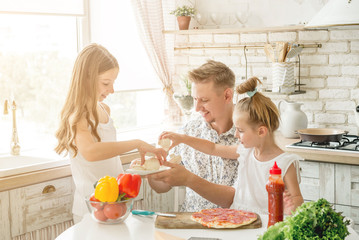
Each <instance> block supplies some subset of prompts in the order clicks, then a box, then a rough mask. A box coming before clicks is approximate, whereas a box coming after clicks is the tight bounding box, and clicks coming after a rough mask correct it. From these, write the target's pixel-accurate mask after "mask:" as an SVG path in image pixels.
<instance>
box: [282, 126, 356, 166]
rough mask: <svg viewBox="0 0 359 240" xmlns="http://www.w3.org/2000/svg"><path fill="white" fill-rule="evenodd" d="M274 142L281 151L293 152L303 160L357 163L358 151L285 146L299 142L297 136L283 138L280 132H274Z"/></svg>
mask: <svg viewBox="0 0 359 240" xmlns="http://www.w3.org/2000/svg"><path fill="white" fill-rule="evenodd" d="M275 140H276V143H277V144H278V146H279V147H280V148H282V149H283V151H286V152H289V153H295V154H298V155H299V156H301V157H302V158H304V159H305V160H311V161H319V162H328V163H341V164H351V165H359V151H358V152H334V151H326V150H316V149H313V150H312V149H297V148H295V149H294V148H287V147H286V146H287V145H289V144H292V143H295V142H299V141H300V139H299V138H295V139H292V138H285V137H283V136H282V135H281V134H280V133H276V134H275Z"/></svg>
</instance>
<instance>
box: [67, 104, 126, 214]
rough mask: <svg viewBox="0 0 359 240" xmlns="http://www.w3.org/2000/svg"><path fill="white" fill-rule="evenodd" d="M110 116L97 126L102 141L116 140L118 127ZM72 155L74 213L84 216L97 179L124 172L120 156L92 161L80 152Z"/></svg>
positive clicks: (115, 175)
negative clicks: (86, 200) (106, 120)
mask: <svg viewBox="0 0 359 240" xmlns="http://www.w3.org/2000/svg"><path fill="white" fill-rule="evenodd" d="M99 105H100V107H101V108H102V109H103V110H104V111H105V112H106V110H105V109H104V108H103V106H102V105H101V103H99ZM106 114H107V112H106ZM107 115H108V114H107ZM108 118H109V120H108V122H107V123H99V125H98V127H97V132H98V134H99V136H100V138H101V142H115V141H116V129H115V127H114V125H113V120H112V119H111V118H110V116H109V115H108ZM70 155H71V156H70V159H71V172H72V178H73V180H74V183H75V193H74V203H73V207H72V213H73V214H75V215H78V216H83V215H84V214H86V213H88V212H89V210H88V208H87V205H86V202H85V199H86V198H88V197H89V196H90V195H91V194H92V193H94V190H95V189H94V184H95V183H96V181H98V180H99V179H100V178H101V177H103V176H106V175H107V176H112V177H117V175H118V174H120V173H123V168H122V163H121V160H120V157H119V156H116V157H113V158H109V159H106V160H101V161H94V162H90V161H87V160H86V159H85V158H84V157H83V156H82V155H81V153H80V152H78V154H77V156H76V157H75V158H72V154H70Z"/></svg>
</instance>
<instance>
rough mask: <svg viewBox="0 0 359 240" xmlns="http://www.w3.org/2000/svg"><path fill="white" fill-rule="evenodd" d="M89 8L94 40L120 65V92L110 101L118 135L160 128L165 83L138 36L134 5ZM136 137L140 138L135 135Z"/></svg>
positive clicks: (109, 0)
mask: <svg viewBox="0 0 359 240" xmlns="http://www.w3.org/2000/svg"><path fill="white" fill-rule="evenodd" d="M90 4H91V7H90V9H91V14H90V16H91V24H92V25H91V39H92V41H93V42H97V43H99V44H101V45H103V46H104V47H106V48H107V49H108V50H109V51H110V52H111V53H112V54H113V55H114V56H115V57H116V58H117V60H118V62H119V65H120V73H119V75H118V79H117V80H116V82H115V90H116V91H117V92H116V93H115V94H112V95H111V97H109V99H111V101H109V106H110V107H111V116H112V117H113V118H114V122H115V124H116V127H117V129H118V131H120V132H123V131H128V130H129V129H135V128H137V129H138V128H144V127H148V126H151V128H153V125H155V124H157V125H159V124H161V123H162V122H163V116H164V113H163V111H164V105H163V104H164V100H163V99H164V94H163V91H162V83H161V82H160V80H159V78H158V76H157V74H156V73H155V71H154V69H153V67H152V64H151V62H150V60H149V58H148V56H147V53H146V51H145V49H144V46H143V44H142V42H141V40H140V37H139V35H138V33H137V26H136V22H135V17H134V11H133V9H132V5H131V1H118V0H102V1H96V0H92V1H90ZM143 89H146V90H147V89H156V90H150V91H148V90H147V91H142V90H143ZM120 135H122V134H120ZM129 135H130V134H129ZM120 137H121V136H120ZM133 137H138V136H135V135H134V134H133V135H132V138H133ZM130 138H131V136H130Z"/></svg>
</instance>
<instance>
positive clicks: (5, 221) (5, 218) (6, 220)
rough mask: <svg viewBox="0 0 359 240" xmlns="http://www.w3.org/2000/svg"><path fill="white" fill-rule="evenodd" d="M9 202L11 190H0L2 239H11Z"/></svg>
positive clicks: (0, 233) (0, 239)
mask: <svg viewBox="0 0 359 240" xmlns="http://www.w3.org/2000/svg"><path fill="white" fill-rule="evenodd" d="M9 203H10V202H9V191H6V192H0V240H9V239H11V234H10V216H9V207H10V205H9Z"/></svg>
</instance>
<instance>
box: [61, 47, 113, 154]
mask: <svg viewBox="0 0 359 240" xmlns="http://www.w3.org/2000/svg"><path fill="white" fill-rule="evenodd" d="M113 68H119V65H118V62H117V60H116V58H115V57H114V56H113V55H112V54H111V53H110V52H109V51H108V50H107V49H106V48H104V47H103V46H101V45H98V44H95V43H93V44H90V45H88V46H86V47H85V48H84V49H83V50H82V51H81V52H80V53H79V55H78V56H77V58H76V62H75V65H74V68H73V70H72V77H71V83H70V88H69V91H68V94H67V97H66V101H65V105H64V107H63V109H62V111H61V119H60V127H59V129H58V130H57V131H56V138H57V140H58V145H57V146H56V148H55V151H56V153H58V154H61V153H62V152H63V151H66V153H68V152H70V151H71V152H73V154H74V156H76V155H77V153H78V149H77V147H76V145H75V143H74V141H75V138H76V133H77V128H76V126H77V124H78V123H79V121H80V120H81V119H82V118H83V117H85V118H86V120H87V123H88V124H89V126H90V130H91V134H92V135H93V136H94V137H95V138H96V139H97V141H99V142H100V141H101V139H100V137H99V135H98V133H97V130H96V129H97V126H98V123H99V117H98V114H97V101H98V96H97V91H98V78H99V75H100V74H102V73H104V72H106V71H108V70H110V69H113ZM91 119H93V121H91Z"/></svg>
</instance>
